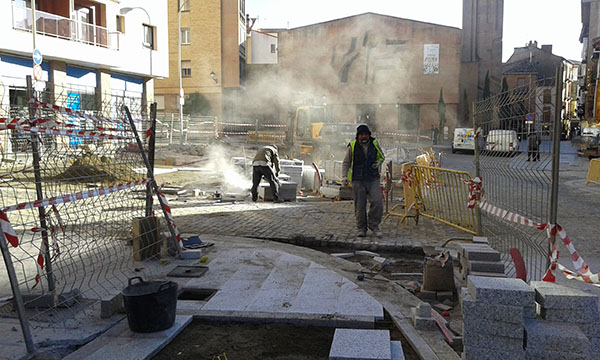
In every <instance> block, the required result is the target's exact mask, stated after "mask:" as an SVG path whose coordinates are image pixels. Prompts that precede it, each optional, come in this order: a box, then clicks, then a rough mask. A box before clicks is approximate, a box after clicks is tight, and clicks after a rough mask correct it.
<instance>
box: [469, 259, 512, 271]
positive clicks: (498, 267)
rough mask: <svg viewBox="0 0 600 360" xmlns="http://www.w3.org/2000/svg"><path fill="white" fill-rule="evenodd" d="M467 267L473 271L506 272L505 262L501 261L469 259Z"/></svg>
mask: <svg viewBox="0 0 600 360" xmlns="http://www.w3.org/2000/svg"><path fill="white" fill-rule="evenodd" d="M467 267H468V268H469V269H470V270H471V272H473V271H480V272H487V273H500V274H504V263H502V262H500V261H479V260H467Z"/></svg>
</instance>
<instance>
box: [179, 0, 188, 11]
mask: <svg viewBox="0 0 600 360" xmlns="http://www.w3.org/2000/svg"><path fill="white" fill-rule="evenodd" d="M177 8H178V9H180V10H181V11H190V0H178V1H177Z"/></svg>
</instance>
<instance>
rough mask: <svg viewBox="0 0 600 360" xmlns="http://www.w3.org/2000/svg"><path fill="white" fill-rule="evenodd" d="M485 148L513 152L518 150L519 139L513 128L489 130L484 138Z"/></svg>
mask: <svg viewBox="0 0 600 360" xmlns="http://www.w3.org/2000/svg"><path fill="white" fill-rule="evenodd" d="M484 149H485V150H487V151H490V152H502V153H515V154H516V152H517V151H518V150H519V139H518V138H517V132H516V131H515V130H490V132H489V133H488V135H487V137H486V139H485V147H484Z"/></svg>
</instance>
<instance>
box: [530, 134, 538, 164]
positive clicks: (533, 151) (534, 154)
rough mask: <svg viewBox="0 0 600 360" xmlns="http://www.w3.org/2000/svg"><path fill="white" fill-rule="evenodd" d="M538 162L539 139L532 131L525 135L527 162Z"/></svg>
mask: <svg viewBox="0 0 600 360" xmlns="http://www.w3.org/2000/svg"><path fill="white" fill-rule="evenodd" d="M531 158H533V161H539V160H540V139H539V138H538V135H537V133H536V132H535V131H532V132H530V133H529V135H527V161H530V160H531Z"/></svg>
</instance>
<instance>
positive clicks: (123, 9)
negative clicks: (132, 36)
mask: <svg viewBox="0 0 600 360" xmlns="http://www.w3.org/2000/svg"><path fill="white" fill-rule="evenodd" d="M132 10H142V11H143V12H145V13H146V16H147V17H148V25H150V26H152V20H150V14H148V11H146V9H144V8H143V7H139V6H136V7H124V8H121V10H120V11H119V12H120V13H121V15H125V14H127V13H128V12H130V11H132ZM142 36H143V35H142ZM144 40H145V39H144ZM152 40H153V41H154V38H153V39H152ZM150 45H151V46H150V48H149V49H150V78H152V77H153V76H152V47H153V46H154V44H150Z"/></svg>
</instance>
